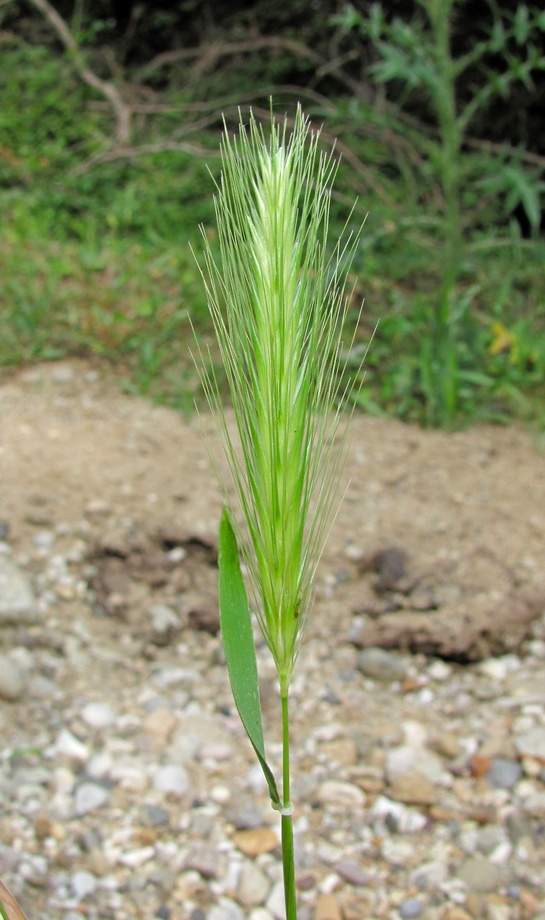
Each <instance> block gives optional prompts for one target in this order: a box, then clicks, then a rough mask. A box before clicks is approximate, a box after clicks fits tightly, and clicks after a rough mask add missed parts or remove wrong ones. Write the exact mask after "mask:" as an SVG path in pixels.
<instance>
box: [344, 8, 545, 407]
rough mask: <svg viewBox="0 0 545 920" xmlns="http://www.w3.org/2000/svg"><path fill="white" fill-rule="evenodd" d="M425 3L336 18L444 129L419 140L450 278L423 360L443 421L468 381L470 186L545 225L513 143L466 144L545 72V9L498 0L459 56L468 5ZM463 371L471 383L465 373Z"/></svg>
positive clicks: (424, 384) (380, 74)
mask: <svg viewBox="0 0 545 920" xmlns="http://www.w3.org/2000/svg"><path fill="white" fill-rule="evenodd" d="M418 6H419V7H420V14H419V15H418V16H416V17H415V18H414V19H413V20H412V21H410V22H407V21H404V20H402V19H401V18H398V17H395V18H393V19H392V20H388V19H387V17H386V15H385V13H384V10H383V7H382V5H381V4H380V3H373V4H372V5H371V7H370V9H369V12H368V14H367V15H363V14H362V13H360V12H359V11H357V10H356V9H355V7H354V6H352V5H351V4H347V5H346V6H345V9H344V12H343V14H342V15H341V16H339V17H336V18H335V20H334V21H335V22H336V23H337V24H339V25H341V27H342V28H344V29H345V30H346V31H351V30H354V29H355V30H358V31H359V32H360V33H361V35H362V36H363V37H364V38H365V39H366V40H368V41H370V42H371V43H372V45H373V46H374V48H375V51H376V52H377V54H378V57H377V60H376V61H375V62H374V63H373V64H372V65H371V66H370V68H369V72H370V73H371V75H372V76H373V77H374V79H375V80H376V81H377V82H379V83H393V84H394V85H396V86H398V87H403V97H402V99H403V101H402V103H401V104H402V105H405V104H406V103H407V100H408V98H409V97H410V98H412V99H413V100H414V98H415V97H416V98H417V101H418V103H419V104H420V105H422V104H423V105H424V106H425V107H427V109H428V110H429V112H431V115H432V117H433V119H434V121H435V124H436V127H437V132H436V133H435V134H434V133H431V132H427V133H424V134H423V137H422V146H423V150H424V152H425V155H426V158H427V160H428V162H429V163H430V165H431V167H432V170H433V174H434V176H435V178H436V180H437V181H438V183H439V186H440V189H441V193H442V202H443V221H442V243H443V253H444V255H443V280H442V284H441V287H440V289H439V290H438V291H437V292H436V294H435V295H434V297H433V300H432V302H431V308H430V310H429V314H428V326H429V332H428V334H425V335H423V338H422V343H421V348H420V357H419V367H420V383H421V388H422V392H423V395H424V399H425V402H426V407H427V408H426V412H427V419H428V422H429V423H431V424H445V423H448V422H450V421H452V420H453V419H454V418H455V417H456V414H457V412H458V409H459V403H460V390H461V387H462V386H463V385H464V371H463V370H462V367H461V363H460V358H459V355H460V341H461V339H463V338H464V336H465V338H466V339H467V334H468V325H469V327H471V323H470V322H469V319H468V318H469V311H470V309H471V298H469V297H467V296H465V297H461V296H460V293H459V290H458V282H459V279H460V276H461V275H462V273H463V271H464V260H465V258H466V256H467V253H468V240H467V234H468V232H471V230H472V229H473V228H472V227H471V220H468V217H467V213H466V210H467V209H466V208H465V205H466V202H467V200H468V197H469V196H468V185H469V188H470V193H471V191H473V194H474V197H475V198H477V199H478V200H479V201H481V204H482V197H483V194H486V193H487V192H488V193H489V194H490V193H492V194H493V195H494V194H495V195H496V196H498V195H500V194H501V195H502V196H503V198H504V201H505V205H506V206H509V207H510V208H514V207H516V206H520V207H521V208H522V210H523V212H524V214H525V216H526V219H527V220H528V223H529V225H530V227H531V229H532V230H533V231H536V230H537V229H538V227H539V223H540V219H541V204H540V193H541V192H542V190H543V187H544V184H543V182H542V181H541V179H540V177H539V174H536V173H534V174H532V173H531V172H530V171H528V170H526V169H523V168H522V166H521V164H520V158H519V156H518V153H517V152H516V151H515V152H514V153H512V154H511V155H503V156H501V157H496V158H493V157H490V156H487V157H483V156H479V155H476V156H471V155H470V154H468V152H467V151H463V147H464V144H465V143H466V142H467V140H468V137H469V132H470V129H471V126H472V124H473V123H474V122H475V119H476V118H477V117H478V116H479V115H480V114H481V113H482V111H483V110H484V109H485V108H486V107H488V106H489V105H490V103H491V102H492V100H494V99H495V98H497V97H498V96H500V97H504V96H506V95H507V94H508V93H509V91H510V90H511V88H512V86H513V85H514V84H516V83H523V84H524V85H525V86H529V85H531V83H532V77H533V75H534V74H535V73H537V72H539V71H543V70H545V54H543V50H542V49H543V45H542V39H543V34H544V33H545V12H543V11H539V10H530V9H529V8H528V7H527V6H526V5H525V4H520V5H518V6H517V9H516V10H515V12H513V13H511V12H509V11H501V9H500V7H499V6H498V5H497V4H496V3H494V2H491V3H490V9H491V14H492V27H491V29H490V31H489V33H488V34H487V35H483V36H482V37H480V38H479V39H478V40H477V41H476V42H475V44H474V46H473V47H472V48H471V49H470V50H469V51H467V52H466V53H465V54H463V55H461V56H458V57H457V56H456V55H455V53H454V51H453V42H452V37H453V24H454V20H455V15H456V13H457V12H459V11H460V12H461V11H462V10H463V9H464V7H465V6H467V4H465V3H464V2H463V0H462V2H461V0H418ZM422 14H423V15H422ZM491 62H492V63H491ZM493 64H494V66H493ZM468 73H476V74H477V75H478V77H479V78H480V83H479V85H478V88H477V89H476V91H475V92H474V93H473V94H472V95H471V96H470V97H469V98H468V99H462V97H461V94H460V93H459V91H458V86H459V83H460V79H461V78H462V77H464V75H465V76H467V74H468ZM483 77H484V79H483ZM473 217H474V211H473V213H472V214H471V218H472V219H473ZM469 373H472V372H471V371H470V372H469ZM465 378H466V382H467V381H468V380H469V378H468V376H467V373H465Z"/></svg>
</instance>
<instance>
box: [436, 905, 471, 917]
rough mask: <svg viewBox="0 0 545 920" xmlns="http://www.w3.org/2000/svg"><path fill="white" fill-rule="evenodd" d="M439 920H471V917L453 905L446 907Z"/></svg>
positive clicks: (462, 909)
mask: <svg viewBox="0 0 545 920" xmlns="http://www.w3.org/2000/svg"><path fill="white" fill-rule="evenodd" d="M441 920H473V917H472V916H471V914H468V912H467V910H464V908H463V907H458V905H453V906H452V907H447V909H446V911H445V913H444V914H443V915H442V917H441Z"/></svg>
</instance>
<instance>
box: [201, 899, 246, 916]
mask: <svg viewBox="0 0 545 920" xmlns="http://www.w3.org/2000/svg"><path fill="white" fill-rule="evenodd" d="M206 916H207V920H244V914H243V913H242V911H241V909H240V907H239V906H238V904H235V902H234V901H231V899H230V898H220V899H219V902H218V904H215V905H214V907H212V909H211V910H210V911H209V912H208V914H207V915H206Z"/></svg>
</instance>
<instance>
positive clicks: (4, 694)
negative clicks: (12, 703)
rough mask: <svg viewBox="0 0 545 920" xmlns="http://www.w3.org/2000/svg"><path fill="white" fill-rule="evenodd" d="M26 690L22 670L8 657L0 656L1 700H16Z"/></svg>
mask: <svg viewBox="0 0 545 920" xmlns="http://www.w3.org/2000/svg"><path fill="white" fill-rule="evenodd" d="M25 689H26V677H25V674H24V672H23V670H22V668H21V667H20V666H19V665H18V664H17V662H16V661H13V659H12V658H10V657H9V656H8V655H2V654H0V697H1V698H2V699H3V700H18V699H20V698H21V697H22V696H23V694H24V692H25Z"/></svg>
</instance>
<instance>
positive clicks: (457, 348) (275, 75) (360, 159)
mask: <svg viewBox="0 0 545 920" xmlns="http://www.w3.org/2000/svg"><path fill="white" fill-rule="evenodd" d="M541 7H542V4H541V3H540V2H535V3H527V4H521V3H518V2H505V3H501V2H495V0H384V2H383V3H364V2H358V3H354V4H350V3H346V2H343V0H339V2H333V0H314V2H301V0H295V2H292V3H290V4H283V5H280V4H278V3H273V2H271V0H258V2H257V3H252V4H249V3H241V2H219V3H215V2H212V0H209V2H196V0H178V2H175V3H169V4H165V5H164V7H163V6H162V5H161V3H151V2H148V0H142V2H134V3H132V4H131V3H127V2H124V3H121V2H119V3H115V2H113V3H112V2H103V0H76V2H74V0H70V2H68V0H67V2H57V3H54V4H51V3H50V2H48V0H25V2H17V0H7V2H6V0H4V2H3V3H2V4H0V55H1V58H0V60H1V63H0V93H1V104H0V195H1V202H2V209H1V211H2V222H1V229H0V262H1V272H0V373H2V374H3V375H7V374H8V373H9V371H10V368H13V367H18V366H21V365H23V364H27V363H29V362H32V361H36V360H55V359H58V358H61V357H65V356H90V357H93V358H96V359H101V360H103V361H107V362H109V363H110V364H112V366H113V367H114V368H115V372H116V374H117V375H118V377H119V379H120V381H121V382H122V385H123V386H124V387H125V388H126V389H127V390H128V391H129V392H134V393H141V394H145V395H147V396H149V397H151V398H153V399H155V400H158V401H162V402H165V403H167V404H169V405H172V406H175V407H178V408H180V409H183V410H184V411H189V410H190V407H191V406H192V405H193V402H194V400H195V399H197V400H198V399H199V389H198V388H199V383H198V377H197V375H196V374H195V371H194V368H193V363H192V359H191V357H190V355H189V348H190V346H191V343H192V341H193V336H194V333H196V335H197V337H198V338H199V339H200V340H201V342H202V344H203V346H204V348H205V349H206V348H207V346H208V345H211V357H210V360H211V361H214V360H215V359H214V354H215V353H214V347H213V342H212V336H211V327H210V323H209V319H208V314H207V309H206V303H205V301H204V292H203V285H202V281H201V278H200V274H199V269H198V265H197V262H196V260H195V257H194V256H193V254H192V248H193V249H194V250H195V252H196V254H197V259H198V253H199V250H200V248H201V243H200V239H201V237H200V231H199V225H201V224H202V225H203V227H204V230H205V232H206V234H207V236H208V237H209V239H210V240H211V242H212V245H213V243H214V214H213V200H212V196H213V190H214V177H217V174H218V170H219V161H218V147H219V137H220V133H221V130H222V119H223V118H225V120H226V122H227V125H228V126H229V127H233V128H235V127H236V125H237V123H238V118H239V115H238V110H239V107H240V110H241V112H242V117H244V112H245V111H246V112H247V111H248V107H249V106H251V107H252V108H253V110H254V112H255V113H256V115H258V116H260V115H261V114H262V115H263V117H264V118H265V119H266V118H267V117H268V110H269V97H271V96H272V98H273V105H274V110H275V112H277V113H278V114H279V116H283V115H284V114H287V116H288V117H291V116H292V115H293V112H294V109H295V106H296V104H297V102H298V101H300V102H301V103H302V105H303V108H304V111H305V113H306V114H307V115H308V116H309V117H310V119H311V121H312V123H313V125H314V126H316V127H317V128H318V127H320V126H321V128H322V135H321V137H322V143H323V144H324V148H325V149H330V148H331V146H332V145H333V144H336V149H337V151H338V153H339V154H340V155H341V157H342V159H341V166H340V170H339V178H338V183H337V185H336V188H335V191H334V196H333V223H332V228H331V229H332V244H333V242H334V238H335V235H336V234H338V233H340V231H341V230H342V228H343V227H345V225H348V229H350V228H351V227H353V228H354V229H356V228H357V227H358V226H359V225H360V224H361V223H362V221H363V220H365V226H364V230H363V234H362V239H361V245H360V247H359V249H358V252H357V255H356V259H355V262H354V264H353V272H354V290H353V295H352V300H351V303H350V304H348V307H347V330H348V329H349V328H350V326H351V325H353V323H354V322H355V321H358V319H357V318H358V315H359V310H360V306H361V301H362V299H365V306H364V309H363V312H362V314H361V317H360V319H359V321H358V330H357V335H356V339H355V342H354V343H353V344H350V345H348V344H347V348H348V347H349V348H350V352H349V366H350V367H353V368H354V373H356V372H357V368H358V367H359V365H360V359H361V354H362V352H363V351H364V350H365V349H366V348H367V347H368V345H369V341H370V339H371V337H373V340H372V344H371V347H370V348H369V351H368V355H367V358H366V361H365V376H364V379H363V383H362V386H361V390H360V391H359V396H358V401H359V403H360V404H361V405H362V406H363V407H364V408H365V409H366V410H367V411H370V412H373V413H377V414H379V413H385V414H390V415H394V416H397V417H399V418H403V419H408V420H416V421H418V422H420V423H422V424H426V425H435V426H445V427H451V426H455V425H460V424H464V423H467V422H472V421H474V420H487V421H496V422H505V421H508V420H511V419H513V418H517V419H524V420H525V421H527V422H530V423H531V424H532V425H537V426H540V427H543V426H544V425H545V411H544V405H545V403H544V396H545V335H544V333H545V273H544V254H545V244H544V237H543V232H544V224H545V222H544V220H543V211H542V202H543V191H544V189H545V172H544V171H545V131H544V130H543V129H544V124H543V118H544V116H543V112H544V111H545V108H544V101H545V12H544V11H543V10H542V9H541ZM354 200H356V205H355V207H353V203H354ZM377 323H378V325H377ZM350 342H351V338H350V335H349V333H348V331H347V343H350Z"/></svg>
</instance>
